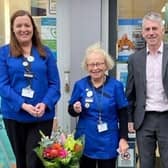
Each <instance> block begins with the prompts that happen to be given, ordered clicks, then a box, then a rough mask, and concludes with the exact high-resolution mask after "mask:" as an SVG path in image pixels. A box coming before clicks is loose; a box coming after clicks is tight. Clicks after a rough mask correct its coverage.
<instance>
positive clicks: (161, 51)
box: [146, 41, 163, 55]
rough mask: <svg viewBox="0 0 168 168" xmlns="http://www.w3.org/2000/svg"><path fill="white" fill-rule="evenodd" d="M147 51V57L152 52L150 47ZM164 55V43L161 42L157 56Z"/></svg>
mask: <svg viewBox="0 0 168 168" xmlns="http://www.w3.org/2000/svg"><path fill="white" fill-rule="evenodd" d="M146 50H147V55H149V54H150V51H149V48H148V46H147V48H146ZM162 53H163V41H162V42H161V44H160V47H159V48H158V51H157V54H162Z"/></svg>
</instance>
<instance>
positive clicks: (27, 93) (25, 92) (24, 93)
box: [22, 87, 34, 98]
mask: <svg viewBox="0 0 168 168" xmlns="http://www.w3.org/2000/svg"><path fill="white" fill-rule="evenodd" d="M22 96H24V97H28V98H33V96H34V90H32V89H31V88H30V87H26V88H23V89H22Z"/></svg>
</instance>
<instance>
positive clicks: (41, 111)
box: [35, 103, 46, 117]
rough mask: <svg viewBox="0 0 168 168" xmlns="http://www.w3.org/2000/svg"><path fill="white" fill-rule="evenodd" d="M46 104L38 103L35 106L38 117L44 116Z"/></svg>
mask: <svg viewBox="0 0 168 168" xmlns="http://www.w3.org/2000/svg"><path fill="white" fill-rule="evenodd" d="M45 109H46V105H45V104H44V103H37V104H36V106H35V110H36V115H37V117H42V116H43V115H44V113H45Z"/></svg>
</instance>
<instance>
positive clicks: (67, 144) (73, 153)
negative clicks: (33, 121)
mask: <svg viewBox="0 0 168 168" xmlns="http://www.w3.org/2000/svg"><path fill="white" fill-rule="evenodd" d="M40 134H41V136H42V137H41V141H40V142H39V145H40V146H38V147H37V148H35V152H36V154H37V156H38V157H39V158H40V159H41V161H42V162H43V165H44V166H45V167H46V168H78V165H79V159H80V157H81V155H82V151H83V144H84V143H83V142H84V138H83V137H81V138H79V139H74V135H73V134H65V132H63V131H61V129H58V130H57V131H55V132H53V134H52V136H51V137H50V138H49V137H48V136H45V135H44V134H43V132H42V131H40Z"/></svg>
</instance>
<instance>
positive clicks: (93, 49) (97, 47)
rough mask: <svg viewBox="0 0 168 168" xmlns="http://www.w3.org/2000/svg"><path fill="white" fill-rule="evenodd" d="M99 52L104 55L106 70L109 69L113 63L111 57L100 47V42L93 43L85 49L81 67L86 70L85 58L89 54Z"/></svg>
mask: <svg viewBox="0 0 168 168" xmlns="http://www.w3.org/2000/svg"><path fill="white" fill-rule="evenodd" d="M92 53H99V54H101V55H102V56H103V57H104V61H105V65H106V66H107V70H111V69H112V68H113V67H114V65H115V63H114V60H113V59H112V57H111V56H110V55H109V54H108V53H107V52H106V51H105V50H104V49H103V48H102V47H101V45H100V43H96V44H93V45H91V46H89V47H88V48H87V49H86V52H85V56H84V59H83V61H82V68H83V69H84V70H86V71H87V59H88V58H89V56H90V54H92Z"/></svg>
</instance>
